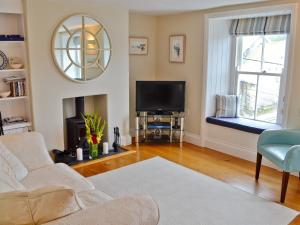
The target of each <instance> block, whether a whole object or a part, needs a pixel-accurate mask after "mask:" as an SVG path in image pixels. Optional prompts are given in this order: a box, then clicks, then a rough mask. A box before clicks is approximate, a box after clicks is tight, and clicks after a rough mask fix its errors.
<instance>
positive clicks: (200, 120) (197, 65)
mask: <svg viewBox="0 0 300 225" xmlns="http://www.w3.org/2000/svg"><path fill="white" fill-rule="evenodd" d="M299 2H300V1H299V0H277V1H273V0H270V1H267V2H263V3H253V4H246V5H237V6H230V7H222V8H216V9H210V10H202V11H195V12H189V13H183V14H176V15H167V16H159V17H157V29H156V38H157V54H156V62H157V63H156V64H157V69H156V74H157V76H156V79H158V80H186V81H187V92H186V124H185V125H186V126H185V140H186V141H188V142H191V143H194V144H196V145H202V146H206V147H209V148H212V149H216V150H219V151H222V152H225V153H228V154H232V155H236V156H238V157H242V158H245V159H248V160H252V161H254V160H255V157H256V143H257V139H258V135H255V134H250V133H246V132H242V131H237V130H233V129H230V128H225V127H220V126H215V125H211V124H207V123H206V122H205V116H207V115H212V114H213V111H214V106H213V105H214V103H212V104H211V105H210V106H209V109H208V111H207V112H205V108H204V107H203V106H204V104H203V93H204V90H203V87H205V83H204V82H205V80H204V77H203V74H204V73H203V72H204V65H205V62H204V63H203V59H204V58H205V49H206V47H207V46H206V42H205V38H204V33H205V16H206V15H207V14H209V13H224V12H228V11H232V10H237V11H239V10H242V9H248V8H257V7H266V8H268V7H270V6H274V5H278V8H281V4H287V3H293V4H294V3H299ZM254 11H255V10H254ZM296 12H297V13H298V14H299V12H300V8H299V6H298V5H297V8H296ZM228 25H229V24H226V25H225V24H224V26H222V23H221V24H219V25H218V26H216V27H215V29H216V30H214V31H211V32H213V33H214V34H213V35H212V36H213V37H215V38H213V40H211V42H210V49H213V50H212V52H213V54H214V55H210V56H209V58H210V62H209V63H210V66H211V71H210V72H211V73H212V74H213V75H214V76H213V79H211V80H210V81H209V85H208V89H209V92H211V93H210V94H211V95H210V98H211V97H212V96H213V95H214V94H215V93H216V91H218V92H223V91H224V90H225V89H227V88H228V81H227V80H225V79H224V80H223V78H224V77H223V76H221V73H223V72H222V71H226V72H228V68H227V67H226V63H227V62H228V55H226V57H225V58H223V57H224V56H222V52H227V49H228V48H229V45H230V43H229V42H228V39H226V38H222V36H223V37H224V35H225V32H229V31H228ZM299 31H300V23H299V22H298V23H297V24H296V33H297V34H296V40H298V39H299V37H300V33H299ZM171 34H186V37H187V43H186V44H187V45H186V62H185V63H184V64H172V63H169V35H171ZM227 37H228V36H227ZM223 41H225V42H227V43H228V46H226V47H225V48H226V49H222V48H219V47H218V46H219V43H220V42H223ZM292 50H293V52H294V54H293V57H292V58H290V61H291V62H292V64H293V65H294V67H291V66H289V68H288V69H289V72H290V74H291V75H292V77H293V80H290V81H289V82H290V83H291V89H290V94H291V95H290V101H291V104H290V105H289V106H288V109H287V112H288V120H287V127H288V128H299V127H300V101H299V100H298V96H300V92H299V91H300V89H299V88H298V87H299V86H300V76H299V73H298V71H299V70H300V64H299V63H298V61H299V59H300V45H298V44H297V45H296V46H295V48H294V49H292ZM219 62H221V64H223V65H222V66H217V65H220V63H219ZM133 63H134V62H133ZM228 66H229V64H228ZM224 93H225V92H224Z"/></svg>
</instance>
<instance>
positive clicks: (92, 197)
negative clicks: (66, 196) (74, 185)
mask: <svg viewBox="0 0 300 225" xmlns="http://www.w3.org/2000/svg"><path fill="white" fill-rule="evenodd" d="M78 197H79V199H80V200H81V201H82V203H83V204H84V205H85V206H86V207H91V206H94V205H99V204H103V203H105V202H108V201H110V200H112V199H113V198H112V197H111V196H109V195H107V194H105V193H104V192H102V191H100V190H97V189H94V190H88V191H82V192H79V193H78Z"/></svg>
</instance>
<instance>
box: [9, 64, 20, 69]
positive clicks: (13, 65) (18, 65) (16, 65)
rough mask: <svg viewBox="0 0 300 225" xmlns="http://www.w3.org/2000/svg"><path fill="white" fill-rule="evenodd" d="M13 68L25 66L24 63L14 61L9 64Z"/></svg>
mask: <svg viewBox="0 0 300 225" xmlns="http://www.w3.org/2000/svg"><path fill="white" fill-rule="evenodd" d="M9 66H10V67H11V68H12V69H21V68H22V67H23V64H21V63H14V64H10V65H9Z"/></svg>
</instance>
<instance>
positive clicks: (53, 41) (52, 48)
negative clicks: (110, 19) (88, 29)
mask: <svg viewBox="0 0 300 225" xmlns="http://www.w3.org/2000/svg"><path fill="white" fill-rule="evenodd" d="M75 16H81V17H83V18H84V17H88V18H91V19H93V20H95V21H96V22H97V23H98V24H99V25H101V27H102V28H101V29H100V30H99V31H98V32H100V31H101V30H104V32H105V33H106V35H107V38H108V41H109V46H110V48H109V49H105V50H107V51H110V55H109V59H108V62H107V65H106V66H105V67H104V68H101V70H102V72H101V73H99V75H97V76H96V77H95V78H93V79H86V74H84V77H85V79H84V80H77V79H73V78H71V77H70V76H68V75H67V74H66V73H65V71H64V70H63V69H62V68H61V67H60V65H59V64H58V62H57V58H56V56H55V50H57V48H55V38H56V34H57V32H58V30H59V29H60V27H61V26H63V24H64V22H65V21H67V20H68V19H70V18H72V17H75ZM83 22H84V21H83ZM82 31H83V32H85V29H84V28H83V29H82ZM98 32H97V33H98ZM71 38H72V35H70V38H69V40H68V42H69V41H70V39H71ZM96 41H97V42H98V40H97V39H96ZM84 42H85V40H83V43H84ZM98 45H99V43H98ZM83 46H85V44H84V45H83ZM65 49H66V50H67V54H68V56H69V51H68V49H69V48H65ZM99 49H100V50H103V49H101V47H100V46H99ZM51 50H52V58H53V61H54V63H55V65H56V67H57V68H58V70H59V72H60V73H61V74H62V75H63V76H64V77H66V78H67V79H69V80H71V81H74V82H77V83H86V82H88V81H92V80H95V79H97V78H99V77H100V76H101V75H102V74H103V73H104V72H105V70H106V69H107V67H108V65H109V63H110V60H111V57H112V47H111V39H110V37H109V35H108V32H107V30H106V29H105V27H104V26H103V25H102V23H101V22H99V20H97V19H95V17H93V16H91V15H87V14H84V13H76V14H72V15H70V16H68V17H65V18H64V19H63V20H62V21H61V22H60V23H59V24H58V25H57V27H56V28H55V30H54V33H53V36H52V42H51ZM69 58H70V56H69ZM70 60H71V59H70ZM71 61H72V60H71ZM73 64H74V63H73ZM74 65H76V64H74ZM76 66H78V65H76ZM83 67H84V66H83ZM83 67H81V68H83Z"/></svg>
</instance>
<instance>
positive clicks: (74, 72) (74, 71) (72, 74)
mask: <svg viewBox="0 0 300 225" xmlns="http://www.w3.org/2000/svg"><path fill="white" fill-rule="evenodd" d="M82 72H83V69H82V68H80V67H78V66H75V65H72V66H71V67H70V68H69V69H68V70H67V71H66V72H65V73H66V75H67V76H68V77H69V78H71V79H73V80H78V81H81V80H84V76H83V73H82Z"/></svg>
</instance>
